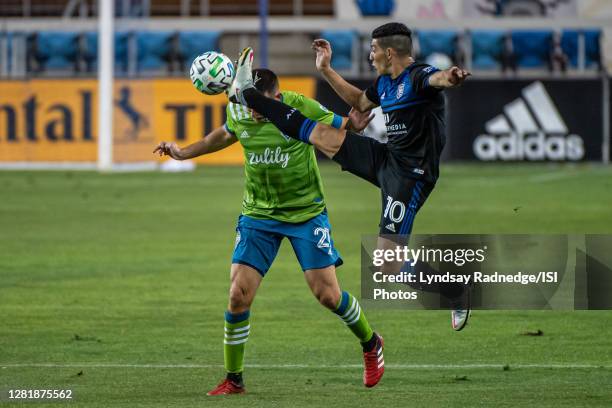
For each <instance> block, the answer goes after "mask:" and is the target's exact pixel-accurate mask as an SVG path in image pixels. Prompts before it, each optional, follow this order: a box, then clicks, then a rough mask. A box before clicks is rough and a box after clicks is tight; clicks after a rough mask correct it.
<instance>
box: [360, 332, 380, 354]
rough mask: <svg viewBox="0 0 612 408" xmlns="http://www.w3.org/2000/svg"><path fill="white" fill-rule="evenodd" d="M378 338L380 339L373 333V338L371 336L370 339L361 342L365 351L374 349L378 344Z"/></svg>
mask: <svg viewBox="0 0 612 408" xmlns="http://www.w3.org/2000/svg"><path fill="white" fill-rule="evenodd" d="M376 340H378V339H377V338H376V334H374V333H372V338H370V340H368V341H366V342H365V343H361V347H362V348H363V352H364V353H366V352H368V351H372V349H374V347H375V346H376Z"/></svg>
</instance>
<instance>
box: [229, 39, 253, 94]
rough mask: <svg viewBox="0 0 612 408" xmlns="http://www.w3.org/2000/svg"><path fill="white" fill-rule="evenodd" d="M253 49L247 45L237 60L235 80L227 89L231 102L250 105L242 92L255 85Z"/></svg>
mask: <svg viewBox="0 0 612 408" xmlns="http://www.w3.org/2000/svg"><path fill="white" fill-rule="evenodd" d="M252 67H253V49H252V48H251V47H246V48H245V49H243V50H242V52H241V53H240V55H239V56H238V61H236V76H235V77H234V82H232V85H231V86H230V87H229V90H228V91H227V96H228V97H229V100H230V102H234V103H239V104H241V105H244V106H248V105H247V103H246V100H245V99H244V97H243V95H242V92H244V90H245V89H248V88H254V87H255V85H253V73H252Z"/></svg>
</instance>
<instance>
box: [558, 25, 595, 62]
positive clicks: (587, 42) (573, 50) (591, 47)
mask: <svg viewBox="0 0 612 408" xmlns="http://www.w3.org/2000/svg"><path fill="white" fill-rule="evenodd" d="M580 33H584V51H585V58H584V65H585V68H592V67H599V65H600V62H601V45H600V38H601V30H563V32H562V33H561V48H562V49H563V52H564V53H565V54H566V55H567V56H568V58H569V63H570V66H572V67H573V68H577V67H578V38H579V35H580Z"/></svg>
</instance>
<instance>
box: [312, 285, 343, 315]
mask: <svg viewBox="0 0 612 408" xmlns="http://www.w3.org/2000/svg"><path fill="white" fill-rule="evenodd" d="M315 296H316V298H317V300H318V301H319V303H320V304H321V305H323V306H325V307H326V308H328V309H330V310H334V309H335V308H336V306H337V305H338V302H339V301H340V293H336V291H334V290H332V288H325V289H322V290H320V291H317V292H316V293H315Z"/></svg>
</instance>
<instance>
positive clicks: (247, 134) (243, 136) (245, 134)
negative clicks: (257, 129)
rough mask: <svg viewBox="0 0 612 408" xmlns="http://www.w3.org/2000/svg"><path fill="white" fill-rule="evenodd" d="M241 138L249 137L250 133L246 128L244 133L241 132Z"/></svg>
mask: <svg viewBox="0 0 612 408" xmlns="http://www.w3.org/2000/svg"><path fill="white" fill-rule="evenodd" d="M240 138H241V139H247V138H249V133H248V132H247V131H246V130H243V131H242V133H241V134H240Z"/></svg>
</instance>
